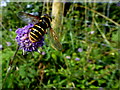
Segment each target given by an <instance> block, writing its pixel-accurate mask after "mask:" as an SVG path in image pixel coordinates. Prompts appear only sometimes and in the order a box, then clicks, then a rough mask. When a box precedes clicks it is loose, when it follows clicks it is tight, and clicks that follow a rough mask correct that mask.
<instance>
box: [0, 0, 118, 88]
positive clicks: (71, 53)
mask: <svg viewBox="0 0 120 90" xmlns="http://www.w3.org/2000/svg"><path fill="white" fill-rule="evenodd" d="M56 4H59V5H56ZM56 10H58V11H59V14H55V12H56ZM19 12H25V13H30V14H32V15H35V16H41V15H43V14H45V13H47V14H49V15H51V17H53V20H54V18H55V19H57V20H58V22H53V27H55V26H57V28H56V29H55V31H56V33H57V36H58V37H59V40H60V42H61V44H62V50H55V49H54V48H53V47H51V42H49V38H48V35H47V34H46V35H45V44H44V46H43V47H42V49H41V48H40V49H39V50H40V51H41V53H38V52H28V53H27V54H25V55H23V54H22V50H18V52H17V54H16V56H15V57H14V61H13V63H12V69H10V68H9V63H10V59H11V58H12V56H13V55H14V53H15V52H16V48H17V46H18V45H17V42H16V41H15V38H16V33H15V31H16V30H17V29H18V28H22V27H24V26H25V25H26V24H25V23H24V22H23V21H22V20H21V19H20V18H19V15H18V14H19ZM0 17H1V18H2V23H1V30H2V31H0V39H1V40H2V42H0V54H2V57H1V58H2V87H3V88H34V89H37V88H119V87H120V86H119V79H118V78H119V75H120V71H119V61H118V50H120V47H119V41H118V34H119V33H120V32H119V31H118V30H119V29H120V3H112V2H106V3H102V2H97V3H91V2H54V1H53V2H5V1H2V2H1V14H0ZM9 69H10V70H9Z"/></svg>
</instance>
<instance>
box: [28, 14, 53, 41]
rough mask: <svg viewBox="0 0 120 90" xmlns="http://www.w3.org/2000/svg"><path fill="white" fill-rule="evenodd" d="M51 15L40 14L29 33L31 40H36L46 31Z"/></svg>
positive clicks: (49, 26)
mask: <svg viewBox="0 0 120 90" xmlns="http://www.w3.org/2000/svg"><path fill="white" fill-rule="evenodd" d="M51 21H52V19H51V17H49V16H48V14H45V15H43V16H41V18H40V19H39V21H38V23H36V24H35V25H34V26H33V27H32V28H30V29H31V31H30V33H29V38H30V41H31V42H33V43H34V42H37V41H38V40H39V39H41V37H42V36H44V34H45V33H46V29H47V28H51V24H50V23H51Z"/></svg>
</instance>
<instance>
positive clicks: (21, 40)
mask: <svg viewBox="0 0 120 90" xmlns="http://www.w3.org/2000/svg"><path fill="white" fill-rule="evenodd" d="M33 26H34V24H28V25H27V26H24V27H23V28H18V29H17V30H16V33H17V36H16V41H17V42H18V45H19V46H20V49H23V50H24V51H28V52H32V51H38V47H41V46H43V41H44V38H43V37H42V38H41V39H40V40H39V41H37V42H34V43H32V42H31V41H30V40H29V33H30V28H31V27H33Z"/></svg>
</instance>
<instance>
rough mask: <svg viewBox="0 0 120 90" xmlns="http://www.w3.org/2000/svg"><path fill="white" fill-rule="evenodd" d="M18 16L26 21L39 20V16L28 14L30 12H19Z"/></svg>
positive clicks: (34, 21)
mask: <svg viewBox="0 0 120 90" xmlns="http://www.w3.org/2000/svg"><path fill="white" fill-rule="evenodd" d="M18 16H19V18H20V19H22V20H23V21H24V22H25V23H27V24H28V23H33V24H35V23H37V22H38V21H39V17H37V16H34V15H31V14H28V13H24V12H19V13H18Z"/></svg>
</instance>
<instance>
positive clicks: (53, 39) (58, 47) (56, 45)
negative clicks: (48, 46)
mask: <svg viewBox="0 0 120 90" xmlns="http://www.w3.org/2000/svg"><path fill="white" fill-rule="evenodd" d="M48 34H49V36H50V40H51V43H52V44H53V45H52V47H53V48H54V49H55V50H62V45H61V43H60V41H59V39H58V37H57V35H56V33H55V31H54V30H53V29H52V28H50V30H49V33H48Z"/></svg>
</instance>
